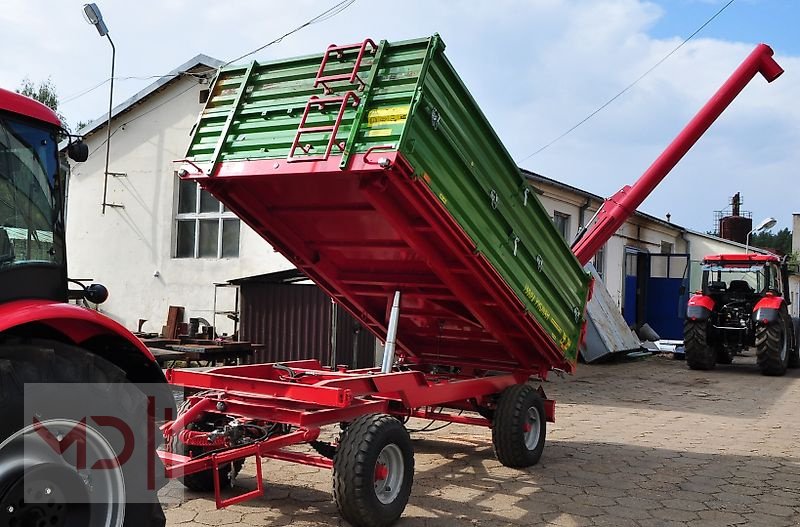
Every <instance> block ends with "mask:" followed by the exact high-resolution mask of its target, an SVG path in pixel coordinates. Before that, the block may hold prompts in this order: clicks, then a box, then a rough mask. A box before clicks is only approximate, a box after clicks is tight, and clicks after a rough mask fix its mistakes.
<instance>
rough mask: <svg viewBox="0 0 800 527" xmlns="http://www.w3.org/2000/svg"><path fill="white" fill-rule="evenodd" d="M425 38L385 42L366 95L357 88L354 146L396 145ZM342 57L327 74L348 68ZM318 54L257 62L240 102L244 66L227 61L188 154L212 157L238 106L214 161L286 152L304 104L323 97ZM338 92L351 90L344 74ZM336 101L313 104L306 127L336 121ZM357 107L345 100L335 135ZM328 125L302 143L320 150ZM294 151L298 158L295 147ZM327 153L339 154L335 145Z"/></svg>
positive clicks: (343, 132)
mask: <svg viewBox="0 0 800 527" xmlns="http://www.w3.org/2000/svg"><path fill="white" fill-rule="evenodd" d="M428 41H429V39H423V40H414V41H407V42H402V43H397V44H392V45H386V49H385V51H384V53H383V54H382V55H381V59H380V65H379V66H380V67H379V68H378V69H377V72H376V74H375V77H374V79H371V80H372V82H371V83H370V84H371V85H370V88H369V90H368V95H367V94H366V93H365V92H363V91H356V94H357V95H358V96H359V97H361V98H364V97H365V96H366V97H367V99H368V105H367V106H366V108H365V109H364V111H362V112H361V113H362V119H361V126H360V127H359V128H358V130H357V133H356V134H355V143H356V144H355V148H354V151H359V152H363V151H366V150H367V149H368V148H369V147H371V146H384V145H393V146H396V145H397V144H398V142H399V140H400V135H401V134H402V132H403V129H404V126H405V115H406V114H407V112H408V110H409V107H410V105H411V101H412V98H413V95H414V90H415V88H416V86H417V81H418V80H419V74H420V70H421V68H422V66H423V63H424V59H425V53H426V51H427V46H428ZM346 59H349V60H344V61H342V62H338V61H333V60H332V61H331V62H330V63H329V65H328V67H327V68H326V71H325V73H326V75H334V74H339V73H350V72H351V71H352V69H353V65H354V61H353V60H352V59H353V57H352V56H350V55H348V56H346ZM373 60H374V56H373V55H367V57H366V58H365V59H364V60H363V61H362V63H361V67H360V68H359V75H360V76H361V78H362V79H364V80H365V81H366V82H369V81H370V79H367V77H368V76H369V73H370V69H371V67H372V64H373ZM321 61H322V55H313V56H308V57H299V58H294V59H289V60H281V61H274V62H268V63H263V64H258V63H257V64H255V65H254V66H253V69H252V73H251V75H250V79H249V81H248V82H247V86H246V88H245V94H244V97H243V99H242V101H241V102H240V104H239V106H238V108H236V106H235V102H236V98H237V94H238V92H239V89H240V87H241V85H242V82H243V81H244V78H245V74H246V72H247V68H248V66H247V65H244V66H233V67H228V68H225V69H223V70H222V71H220V73H219V75H218V76H217V79H216V80H215V82H214V85H213V87H212V89H211V94H210V98H209V100H208V102H207V103H206V107H205V109H204V110H203V113H202V114H201V116H200V120H199V121H198V123H197V124H196V125H195V130H194V135H193V137H192V141H191V144H190V146H189V151H188V154H187V157H188V158H189V159H192V160H194V161H197V162H207V161H212V160H213V154H214V151H215V148H216V146H217V143H218V142H219V141H220V138H221V136H222V135H223V132H224V128H225V122H226V119H227V117H228V115H229V114H230V113H231V112H232V111H233V110H234V109H235V112H236V115H235V118H234V119H233V124H232V125H231V126H230V128H229V130H228V131H227V134H226V135H225V136H224V137H222V139H223V145H222V147H221V149H220V155H219V157H218V158H217V161H220V162H224V161H236V160H246V159H286V157H287V156H288V155H289V150H290V147H291V145H292V141H293V140H294V137H295V134H296V132H297V129H298V127H299V126H300V122H301V118H302V116H303V112H304V110H305V108H306V103H307V102H308V100H309V98H310V97H311V96H312V95H315V96H319V97H322V96H323V93H322V88H321V87H319V86H318V87H316V88H315V87H314V79H315V78H316V75H317V70H318V69H319V65H320V62H321ZM332 86H333V87H334V88H338V89H335V92H336V94H339V95H341V94H342V93H343V91H344V90H347V89H353V90H354V91H355V89H354V87H353V86H351V85H349V84H348V83H347V82H346V81H345V82H339V83H333V84H332ZM339 107H340V104H339V103H331V104H328V105H326V106H325V108H324V109H323V111H319V110H318V109H317V108H316V107H315V106H314V107H312V110H311V111H310V112H309V117H308V118H307V119H306V123H305V126H306V127H314V126H330V125H332V124H333V123H334V122H335V121H336V115H337V113H338V111H339ZM357 113H358V112H357V109H356V108H354V107H352V106H348V107H347V109H346V112H345V114H344V118H343V119H342V123H341V125H340V127H339V130H338V133H337V134H336V140H337V142H339V141H345V140H346V139H347V138H348V136H349V135H350V130H351V127H352V125H353V120H354V118H355V117H356V114H357ZM329 138H330V132H315V133H305V134H303V135H302V137H301V141H300V143H301V144H302V145H307V144H308V145H312V146H313V148H314V149H313V150H312V151H311V152H310V155H320V154H322V153H323V152H324V151H325V147H326V146H327V144H328V141H329ZM295 154H296V155H298V154H299V156H298V157H302V155H303V152H302V151H300V150H298V151H297V152H296V153H295ZM331 154H332V155H340V152H339V151H338V149H336V148H334V150H333V151H332V153H331Z"/></svg>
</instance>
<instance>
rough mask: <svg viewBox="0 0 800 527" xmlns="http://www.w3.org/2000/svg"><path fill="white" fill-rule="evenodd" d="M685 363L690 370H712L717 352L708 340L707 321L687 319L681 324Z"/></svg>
mask: <svg viewBox="0 0 800 527" xmlns="http://www.w3.org/2000/svg"><path fill="white" fill-rule="evenodd" d="M683 346H684V348H685V350H686V364H687V365H688V366H689V368H690V369H692V370H713V369H714V366H715V365H716V363H717V353H716V351H715V350H714V347H713V346H712V345H711V343H709V341H708V322H707V321H705V320H702V321H700V320H695V321H692V320H687V321H686V323H685V324H684V325H683Z"/></svg>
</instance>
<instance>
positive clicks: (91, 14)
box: [83, 4, 117, 214]
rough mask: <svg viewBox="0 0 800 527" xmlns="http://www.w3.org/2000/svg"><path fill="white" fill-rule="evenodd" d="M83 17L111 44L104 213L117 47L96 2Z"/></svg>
mask: <svg viewBox="0 0 800 527" xmlns="http://www.w3.org/2000/svg"><path fill="white" fill-rule="evenodd" d="M83 17H84V18H85V19H86V21H87V22H88V23H90V24H92V25H93V26H94V27H95V28H97V32H98V33H100V36H101V37H106V38H107V39H108V43H109V44H111V89H110V90H109V94H108V124H107V125H106V128H107V129H108V130H107V135H106V170H105V177H104V179H103V214H105V213H106V196H107V195H108V156H109V152H110V151H111V110H112V105H113V101H114V62H115V61H116V58H117V48H116V47H114V41H113V40H111V36H110V35H109V34H108V27H106V23H105V22H104V21H103V14H102V13H101V12H100V8H99V7H97V4H84V6H83Z"/></svg>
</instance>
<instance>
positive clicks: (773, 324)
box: [684, 254, 800, 376]
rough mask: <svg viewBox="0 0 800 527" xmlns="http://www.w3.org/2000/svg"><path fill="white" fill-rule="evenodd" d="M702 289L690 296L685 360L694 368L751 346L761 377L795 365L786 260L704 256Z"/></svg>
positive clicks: (726, 360)
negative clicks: (753, 348) (754, 350)
mask: <svg viewBox="0 0 800 527" xmlns="http://www.w3.org/2000/svg"><path fill="white" fill-rule="evenodd" d="M702 269H703V289H702V291H699V292H697V293H696V294H695V295H693V296H692V297H691V298H690V299H689V304H688V307H687V312H686V323H685V326H684V345H685V347H686V363H687V364H688V365H689V367H690V368H691V369H693V370H710V369H712V368H713V367H714V366H715V365H716V364H717V363H719V364H730V363H731V362H732V361H733V358H734V357H735V356H736V355H738V354H740V353H741V352H743V351H745V350H747V349H748V348H750V347H755V348H756V358H757V364H758V367H759V369H760V370H761V373H763V374H764V375H773V376H775V375H784V374H785V373H786V369H787V368H796V367H798V366H800V346H799V345H798V344H799V343H798V339H799V338H800V334H799V333H798V320H797V319H792V318H791V317H790V316H789V310H788V307H787V306H788V304H789V288H788V282H789V279H788V267H787V263H786V259H785V258H784V259H781V258H779V257H777V256H775V255H771V254H770V255H764V254H722V255H716V256H707V257H706V258H705V259H704V260H703V267H702Z"/></svg>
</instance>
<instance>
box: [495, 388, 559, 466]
mask: <svg viewBox="0 0 800 527" xmlns="http://www.w3.org/2000/svg"><path fill="white" fill-rule="evenodd" d="M546 433H547V424H546V422H545V412H544V401H543V400H542V397H541V396H540V395H539V392H538V391H537V389H536V388H534V387H533V385H531V384H517V385H514V386H509V387H508V388H506V389H505V390H504V391H503V393H502V395H501V396H500V401H499V402H498V403H497V410H495V413H494V422H493V424H492V444H493V445H494V453H495V455H496V456H497V459H498V460H499V461H500V463H502V464H503V465H505V466H507V467H512V468H525V467H530V466H532V465H535V464H536V463H538V462H539V459H540V458H541V457H542V452H543V451H544V443H545V435H546Z"/></svg>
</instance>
